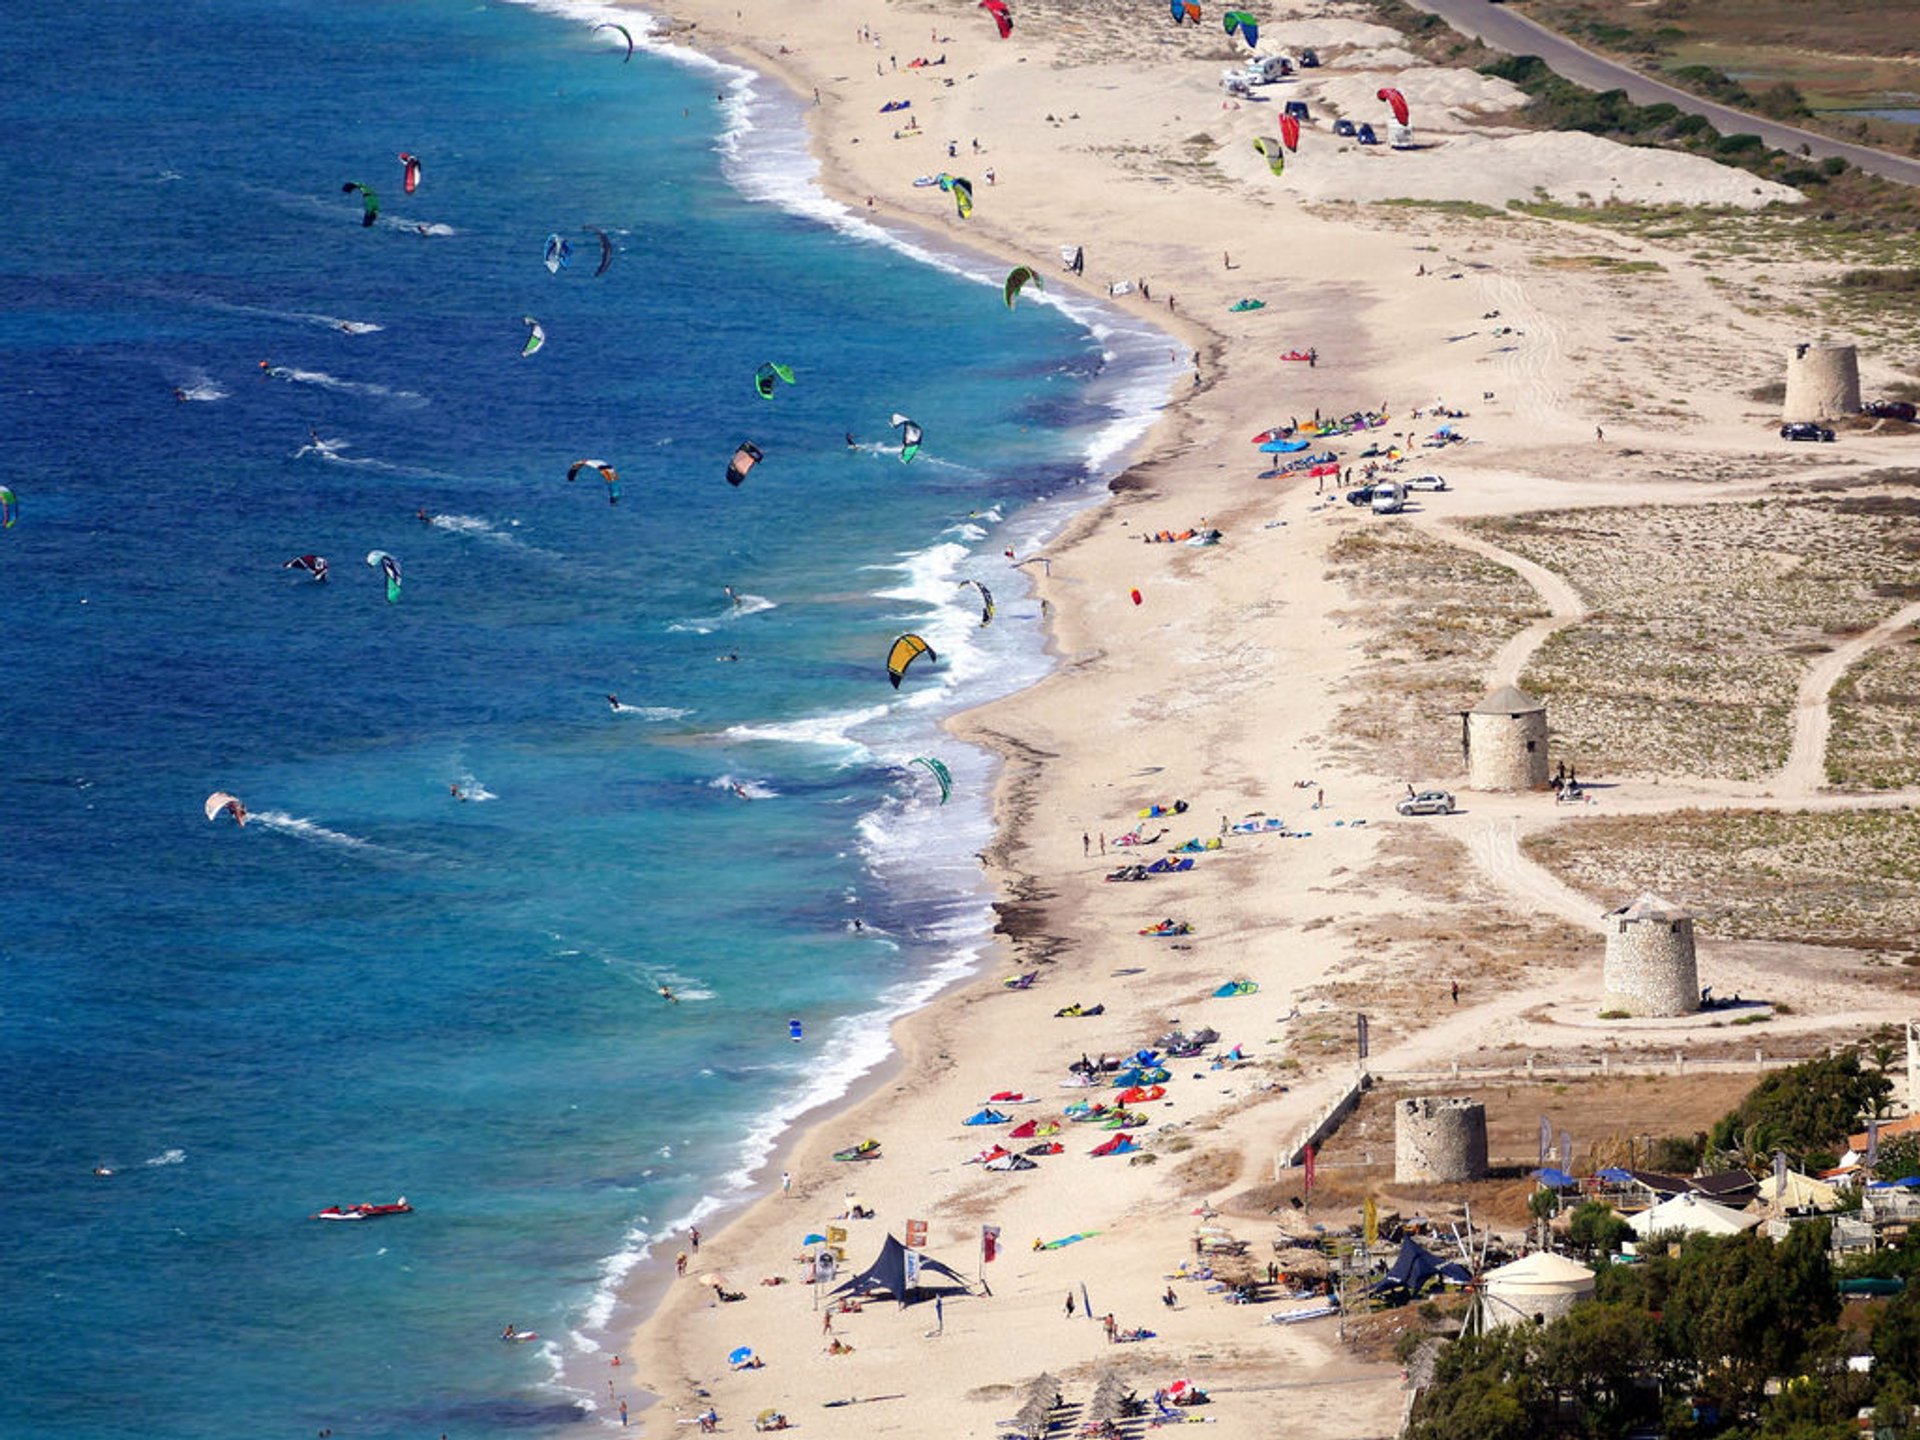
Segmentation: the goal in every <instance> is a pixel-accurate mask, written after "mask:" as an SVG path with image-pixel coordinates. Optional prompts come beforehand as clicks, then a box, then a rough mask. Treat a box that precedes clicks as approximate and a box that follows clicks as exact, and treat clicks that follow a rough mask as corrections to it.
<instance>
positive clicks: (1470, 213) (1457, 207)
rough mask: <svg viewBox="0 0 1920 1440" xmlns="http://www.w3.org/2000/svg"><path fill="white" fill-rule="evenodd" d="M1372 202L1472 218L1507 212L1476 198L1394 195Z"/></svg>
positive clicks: (1482, 218)
mask: <svg viewBox="0 0 1920 1440" xmlns="http://www.w3.org/2000/svg"><path fill="white" fill-rule="evenodd" d="M1373 203H1374V204H1376V205H1385V206H1389V207H1391V208H1393V209H1396V210H1437V211H1439V212H1441V213H1442V214H1446V215H1462V216H1465V217H1467V218H1468V219H1472V220H1497V219H1500V218H1501V217H1503V216H1505V215H1506V213H1507V212H1506V211H1504V210H1501V209H1499V208H1497V207H1496V206H1492V205H1483V204H1481V203H1480V202H1479V201H1478V200H1415V199H1412V198H1409V197H1406V196H1394V197H1392V198H1389V199H1386V200H1376V201H1374V202H1373Z"/></svg>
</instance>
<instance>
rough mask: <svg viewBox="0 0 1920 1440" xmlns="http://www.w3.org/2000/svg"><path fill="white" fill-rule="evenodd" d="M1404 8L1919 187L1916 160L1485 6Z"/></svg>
mask: <svg viewBox="0 0 1920 1440" xmlns="http://www.w3.org/2000/svg"><path fill="white" fill-rule="evenodd" d="M1407 3H1408V4H1410V5H1412V6H1414V7H1415V8H1416V9H1420V10H1426V11H1428V12H1430V13H1432V14H1435V15H1438V16H1439V17H1440V18H1441V19H1442V20H1445V21H1446V22H1447V23H1448V24H1449V25H1451V26H1452V27H1453V28H1454V29H1456V30H1458V31H1459V32H1460V33H1461V34H1463V35H1471V36H1473V37H1475V38H1476V39H1478V40H1481V41H1483V42H1484V43H1486V44H1487V45H1490V46H1492V47H1493V48H1494V49H1496V50H1504V51H1506V52H1507V53H1508V54H1510V55H1538V56H1539V57H1540V58H1541V59H1542V60H1544V61H1546V62H1547V64H1548V65H1550V66H1551V67H1552V68H1553V70H1554V71H1555V73H1557V74H1559V75H1561V76H1562V77H1564V78H1565V79H1568V80H1571V81H1573V82H1574V83H1575V84H1576V85H1585V86H1586V87H1587V88H1588V89H1590V90H1624V91H1626V92H1627V96H1628V98H1629V99H1631V100H1632V101H1633V102H1634V103H1635V104H1638V105H1657V104H1660V103H1661V102H1663V101H1664V102H1665V103H1667V104H1669V105H1677V106H1679V107H1680V108H1681V109H1682V110H1684V111H1687V112H1689V113H1691V114H1695V115H1704V116H1706V117H1707V119H1708V120H1709V121H1710V122H1711V123H1712V125H1713V128H1714V129H1716V130H1718V131H1719V132H1720V133H1721V134H1722V135H1758V136H1759V137H1760V138H1761V139H1762V140H1764V141H1766V142H1767V144H1769V145H1772V146H1774V147H1775V148H1776V149H1780V150H1786V151H1789V152H1791V153H1792V154H1796V155H1798V154H1801V153H1806V154H1809V155H1812V156H1813V157H1815V158H1816V159H1824V158H1826V157H1827V156H1829V155H1838V156H1841V157H1842V158H1843V159H1845V160H1847V161H1848V162H1849V163H1850V164H1853V165H1857V166H1859V167H1860V168H1861V169H1862V170H1865V171H1867V172H1868V173H1870V174H1873V175H1880V176H1884V177H1885V178H1886V179H1888V180H1897V181H1899V182H1900V183H1901V184H1903V185H1920V160H1908V159H1904V158H1903V157H1901V156H1898V155H1893V154H1889V153H1888V152H1887V151H1885V150H1875V149H1873V148H1872V147H1871V146H1867V145H1852V144H1849V143H1848V142H1847V141H1845V140H1831V139H1828V138H1827V137H1826V136H1824V135H1816V134H1814V133H1813V132H1812V131H1811V130H1800V129H1797V128H1795V127H1794V126H1792V125H1782V124H1781V123H1780V122H1779V121H1777V120H1768V119H1765V118H1763V117H1762V116H1759V115H1750V114H1748V113H1747V112H1746V111H1744V110H1734V109H1730V108H1729V107H1727V106H1725V105H1716V104H1715V103H1714V102H1713V101H1711V100H1703V99H1701V98H1700V97H1699V96H1698V95H1693V94H1689V93H1688V92H1687V91H1685V90H1676V89H1675V88H1674V87H1673V86H1671V85H1663V84H1661V82H1660V81H1658V80H1652V79H1649V78H1648V77H1647V76H1645V75H1642V74H1641V73H1640V72H1639V71H1637V70H1631V69H1628V68H1627V67H1626V66H1625V65H1621V64H1618V63H1616V62H1614V61H1612V60H1609V59H1607V58H1605V57H1604V56H1601V55H1596V54H1594V53H1593V51H1591V50H1585V49H1582V48H1581V47H1580V46H1578V45H1576V44H1574V43H1573V42H1572V41H1571V40H1568V39H1567V38H1566V37H1565V36H1562V35H1557V34H1555V33H1554V32H1553V31H1551V30H1548V29H1545V28H1544V27H1542V26H1539V25H1536V24H1534V22H1533V21H1531V20H1529V19H1527V17H1526V16H1524V15H1522V14H1519V13H1518V12H1517V11H1513V10H1509V9H1508V8H1507V7H1506V6H1504V5H1496V4H1493V3H1491V0H1407Z"/></svg>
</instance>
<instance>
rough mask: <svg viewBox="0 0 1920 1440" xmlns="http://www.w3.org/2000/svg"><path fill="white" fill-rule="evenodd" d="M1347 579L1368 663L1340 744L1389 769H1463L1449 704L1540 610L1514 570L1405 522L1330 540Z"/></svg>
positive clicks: (1336, 568) (1467, 698) (1471, 691)
mask: <svg viewBox="0 0 1920 1440" xmlns="http://www.w3.org/2000/svg"><path fill="white" fill-rule="evenodd" d="M1327 558H1328V560H1329V561H1330V562H1331V565H1332V575H1331V578H1333V579H1336V580H1339V581H1341V582H1343V583H1344V584H1345V585H1346V587H1347V591H1348V593H1349V594H1350V595H1351V596H1352V597H1353V599H1354V602H1355V604H1356V606H1357V607H1358V608H1357V609H1356V610H1354V611H1351V612H1349V614H1348V617H1347V618H1349V619H1350V620H1354V621H1357V622H1360V623H1363V624H1364V625H1365V626H1366V627H1367V639H1366V641H1365V653H1366V655H1367V658H1368V662H1369V663H1368V664H1367V666H1366V668H1365V670H1364V672H1363V673H1362V675H1361V677H1360V679H1359V682H1358V685H1357V687H1356V689H1355V693H1354V697H1353V700H1352V703H1350V704H1348V705H1347V706H1345V707H1344V708H1343V709H1342V711H1341V713H1340V717H1339V720H1338V722H1337V723H1336V725H1335V727H1334V735H1333V737H1332V740H1333V743H1334V745H1335V747H1336V748H1337V749H1346V750H1349V751H1354V750H1357V751H1360V752H1362V753H1364V754H1365V755H1367V756H1368V758H1369V759H1370V760H1371V761H1372V762H1373V763H1375V764H1376V765H1379V766H1383V767H1384V768H1385V769H1386V771H1387V773H1389V774H1400V773H1405V774H1407V775H1409V776H1418V775H1448V774H1452V773H1453V772H1454V771H1455V770H1457V769H1458V768H1459V764H1460V733H1459V725H1458V723H1457V722H1456V721H1455V720H1453V718H1452V712H1454V711H1457V710H1460V709H1463V708H1465V707H1466V706H1467V705H1470V704H1472V703H1473V702H1474V701H1475V700H1477V699H1478V698H1479V687H1480V678H1481V674H1482V672H1483V671H1484V669H1485V667H1486V664H1487V662H1488V661H1489V660H1490V659H1491V658H1492V657H1493V654H1494V652H1495V651H1497V650H1498V649H1499V648H1500V646H1501V645H1502V644H1504V643H1505V642H1506V641H1507V639H1508V638H1509V637H1510V636H1512V635H1513V634H1514V633H1515V632H1516V631H1518V630H1519V629H1520V628H1521V627H1522V626H1524V625H1525V624H1527V622H1528V621H1530V620H1534V619H1537V618H1539V617H1540V616H1542V615H1544V614H1545V613H1546V612H1545V611H1544V610H1542V609H1541V606H1540V599H1539V597H1538V596H1537V595H1535V594H1534V592H1533V587H1532V586H1530V585H1528V584H1527V583H1526V582H1525V581H1524V580H1522V579H1521V578H1520V577H1519V576H1518V575H1516V574H1514V573H1513V571H1511V570H1508V569H1507V568H1505V567H1504V566H1501V565H1496V564H1494V563H1493V562H1491V561H1489V560H1484V559H1482V558H1481V557H1480V556H1478V555H1475V554H1473V553H1472V552H1471V551H1467V550H1462V549H1460V548H1459V547H1457V546H1454V545H1448V544H1446V543H1445V542H1444V541H1442V540H1439V539H1437V538H1434V537H1433V536H1430V535H1427V534H1424V533H1423V532H1421V531H1418V530H1414V529H1412V528H1411V527H1406V526H1381V527H1369V528H1367V529H1364V530H1358V531H1354V532H1351V533H1349V534H1347V535H1345V536H1343V537H1342V538H1341V539H1339V540H1337V541H1336V542H1334V544H1333V545H1332V547H1331V548H1330V549H1329V550H1328V552H1327Z"/></svg>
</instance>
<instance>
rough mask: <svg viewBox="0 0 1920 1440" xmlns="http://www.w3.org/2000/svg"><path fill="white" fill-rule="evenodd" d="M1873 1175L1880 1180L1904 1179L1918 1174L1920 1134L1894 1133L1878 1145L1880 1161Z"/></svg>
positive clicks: (1919, 1169)
mask: <svg viewBox="0 0 1920 1440" xmlns="http://www.w3.org/2000/svg"><path fill="white" fill-rule="evenodd" d="M1873 1173H1874V1175H1875V1176H1876V1177H1877V1178H1879V1179H1881V1180H1904V1179H1906V1178H1907V1177H1908V1176H1909V1175H1920V1135H1896V1136H1894V1138H1893V1139H1891V1140H1887V1141H1883V1142H1882V1143H1881V1146H1880V1162H1879V1164H1877V1165H1875V1166H1874V1170H1873Z"/></svg>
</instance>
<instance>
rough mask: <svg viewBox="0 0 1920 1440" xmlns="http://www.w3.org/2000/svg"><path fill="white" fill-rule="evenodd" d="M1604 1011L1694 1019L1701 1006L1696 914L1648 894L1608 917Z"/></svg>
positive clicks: (1606, 919) (1603, 988) (1602, 1005)
mask: <svg viewBox="0 0 1920 1440" xmlns="http://www.w3.org/2000/svg"><path fill="white" fill-rule="evenodd" d="M1604 918H1605V923H1606V927H1607V958H1606V966H1605V969H1604V971H1603V973H1602V979H1601V987H1600V988H1601V991H1602V993H1601V997H1600V1008H1601V1009H1602V1010H1624V1011H1625V1012H1626V1013H1627V1014H1629V1015H1635V1016H1647V1015H1691V1014H1693V1013H1694V1012H1695V1011H1696V1010H1698V1009H1699V1008H1700V969H1699V965H1698V962H1697V961H1696V959H1695V957H1694V950H1693V916H1692V914H1690V913H1689V912H1688V911H1686V910H1683V909H1681V908H1680V907H1679V906H1678V905H1675V904H1673V903H1672V902H1671V901H1668V900H1662V899H1661V898H1660V897H1659V896H1658V895H1653V894H1645V895H1642V896H1641V897H1640V898H1639V899H1638V900H1635V901H1634V902H1633V903H1632V904H1631V905H1622V906H1621V907H1620V908H1619V909H1618V910H1609V911H1608V912H1607V914H1606V916H1605V917H1604Z"/></svg>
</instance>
